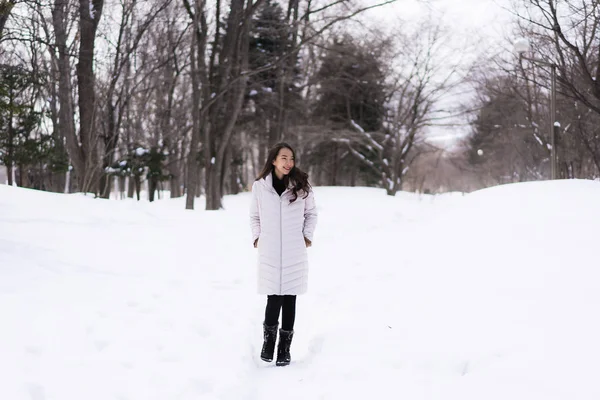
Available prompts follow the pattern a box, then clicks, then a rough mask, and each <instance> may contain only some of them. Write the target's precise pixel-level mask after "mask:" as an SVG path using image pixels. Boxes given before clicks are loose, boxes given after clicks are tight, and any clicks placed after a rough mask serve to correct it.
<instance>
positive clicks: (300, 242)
mask: <svg viewBox="0 0 600 400" xmlns="http://www.w3.org/2000/svg"><path fill="white" fill-rule="evenodd" d="M316 224H317V210H316V207H315V200H314V194H313V191H312V188H311V186H310V184H309V183H308V175H307V174H306V173H304V172H302V171H301V170H300V169H298V168H297V167H296V166H295V153H294V150H293V149H292V148H291V147H290V146H289V145H288V144H285V143H279V144H277V145H275V146H274V147H273V148H272V149H271V150H270V151H269V155H268V156H267V161H266V162H265V166H264V167H263V169H262V171H261V173H260V175H259V176H258V178H257V179H256V181H255V182H254V184H253V185H252V203H251V206H250V226H251V228H252V240H253V241H254V247H255V248H258V291H259V293H260V294H264V295H267V307H266V310H265V319H264V322H263V331H264V343H263V347H262V351H261V355H260V357H261V359H262V360H264V361H266V362H271V361H273V353H274V352H275V341H276V339H277V328H278V324H279V313H280V311H281V314H282V315H281V319H282V321H281V329H280V330H279V345H278V347H277V361H276V364H277V365H280V366H282V365H288V364H289V363H290V360H291V356H290V345H291V343H292V337H293V335H294V320H295V318H296V296H297V295H299V294H303V293H305V292H306V289H307V279H308V258H307V253H306V248H307V247H310V246H311V244H312V239H313V232H314V230H315V226H316Z"/></svg>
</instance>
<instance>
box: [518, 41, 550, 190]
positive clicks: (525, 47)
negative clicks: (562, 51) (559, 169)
mask: <svg viewBox="0 0 600 400" xmlns="http://www.w3.org/2000/svg"><path fill="white" fill-rule="evenodd" d="M515 50H516V51H517V52H518V53H519V59H521V60H527V61H531V62H533V63H536V64H540V65H545V66H547V67H550V76H551V82H552V83H551V87H550V90H551V94H550V146H551V149H550V159H551V160H550V165H551V167H552V179H556V128H558V122H557V121H556V64H554V63H551V62H548V61H546V60H541V59H539V58H532V57H525V56H524V55H523V53H526V52H528V51H529V50H530V48H529V42H527V40H525V39H520V40H518V41H517V42H515Z"/></svg>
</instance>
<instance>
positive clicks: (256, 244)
mask: <svg viewBox="0 0 600 400" xmlns="http://www.w3.org/2000/svg"><path fill="white" fill-rule="evenodd" d="M257 247H258V238H257V239H256V240H255V241H254V248H257Z"/></svg>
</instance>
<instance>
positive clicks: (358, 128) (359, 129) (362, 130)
mask: <svg viewBox="0 0 600 400" xmlns="http://www.w3.org/2000/svg"><path fill="white" fill-rule="evenodd" d="M350 124H351V125H352V126H353V127H354V129H356V130H357V131H359V132H360V133H365V130H364V129H363V128H362V126H360V125H359V124H357V123H356V121H354V120H353V119H351V120H350Z"/></svg>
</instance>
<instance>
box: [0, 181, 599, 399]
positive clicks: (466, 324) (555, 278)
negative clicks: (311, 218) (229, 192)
mask: <svg viewBox="0 0 600 400" xmlns="http://www.w3.org/2000/svg"><path fill="white" fill-rule="evenodd" d="M161 197H162V198H163V200H159V201H156V202H154V203H148V202H145V201H143V202H135V201H131V200H123V201H115V200H101V199H93V198H92V197H90V196H84V195H80V194H75V195H63V194H50V193H44V192H38V191H33V190H26V189H20V188H15V187H8V186H2V185H0V209H1V210H2V213H1V214H0V296H1V298H2V301H1V302H0V316H1V318H2V326H3V328H2V329H1V330H0V354H2V357H1V358H0V376H2V380H1V384H0V398H3V399H11V400H30V399H36V400H38V399H44V400H46V399H61V400H79V399H82V398H85V399H88V400H105V399H127V400H152V399H156V400H159V399H182V400H187V399H231V400H233V399H268V398H272V397H273V395H274V393H285V398H286V399H290V400H295V399H319V398H325V399H329V398H331V399H362V398H365V397H368V398H374V399H379V398H406V399H411V400H419V399H449V400H453V399H456V400H480V399H491V400H496V399H523V400H531V399H544V400H559V399H560V400H563V399H566V398H573V399H575V398H576V399H584V400H585V399H590V400H591V399H597V398H600V387H599V386H598V385H597V384H596V377H597V376H598V375H599V374H600V364H598V363H597V360H598V359H599V358H600V342H598V340H597V338H598V337H599V336H600V323H598V321H597V319H596V318H594V316H595V315H596V314H597V310H598V308H599V307H600V270H598V265H597V248H598V245H597V235H596V233H597V227H598V226H599V225H600V208H599V207H598V206H597V205H598V204H599V203H600V183H598V182H593V181H582V180H572V181H547V182H534V183H521V184H513V185H505V186H498V187H494V188H490V189H486V190H482V191H478V192H474V193H472V194H468V195H464V196H463V195H461V194H459V193H455V194H445V195H440V196H428V195H417V194H411V193H404V192H399V193H398V194H397V195H396V196H395V197H391V196H386V195H385V191H384V190H383V189H371V188H343V187H340V188H332V187H316V188H315V198H316V201H317V204H318V207H319V211H320V220H319V225H318V226H317V230H316V233H315V240H314V242H313V247H311V248H310V249H309V257H310V262H311V273H310V274H311V275H310V281H309V293H308V294H307V295H305V296H302V297H300V298H299V299H298V315H297V319H296V327H295V331H296V333H295V337H294V342H293V344H292V364H291V365H290V366H288V367H274V366H273V365H272V364H265V363H262V362H261V361H260V360H259V359H258V353H259V351H260V346H261V340H262V339H261V336H262V332H261V323H262V316H263V315H264V314H263V313H264V304H265V299H263V297H262V296H258V295H256V294H255V269H254V265H255V257H256V250H255V249H254V248H253V247H252V245H251V243H250V241H251V238H250V230H249V227H248V206H249V202H250V195H249V193H242V194H239V195H236V196H227V197H225V198H224V208H225V210H221V211H210V212H208V211H203V210H202V208H203V204H202V203H203V199H200V200H198V201H197V202H196V208H197V210H196V211H186V210H184V204H185V198H180V199H171V200H168V199H166V198H167V197H168V196H161ZM340 199H344V201H340ZM340 232H343V235H340ZM342 249H344V250H342Z"/></svg>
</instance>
